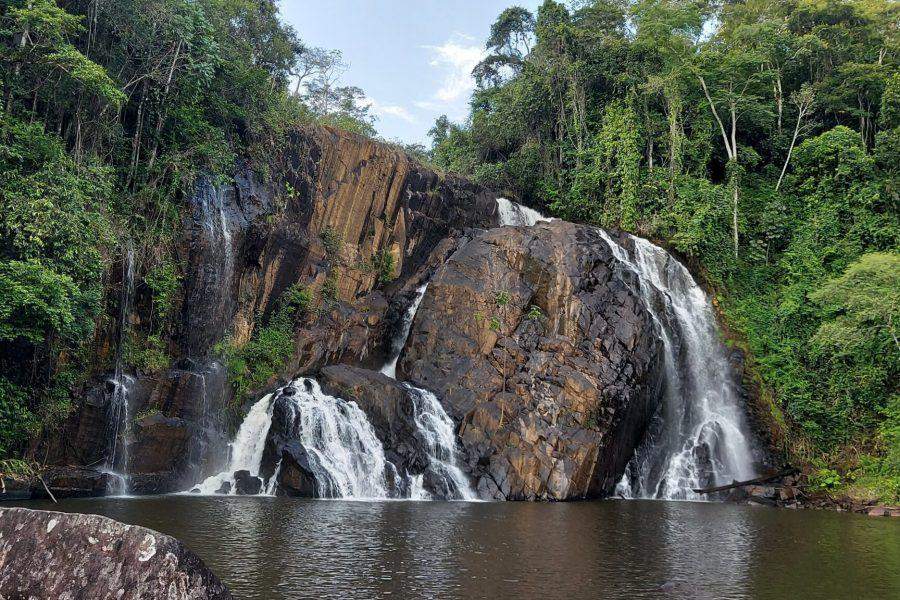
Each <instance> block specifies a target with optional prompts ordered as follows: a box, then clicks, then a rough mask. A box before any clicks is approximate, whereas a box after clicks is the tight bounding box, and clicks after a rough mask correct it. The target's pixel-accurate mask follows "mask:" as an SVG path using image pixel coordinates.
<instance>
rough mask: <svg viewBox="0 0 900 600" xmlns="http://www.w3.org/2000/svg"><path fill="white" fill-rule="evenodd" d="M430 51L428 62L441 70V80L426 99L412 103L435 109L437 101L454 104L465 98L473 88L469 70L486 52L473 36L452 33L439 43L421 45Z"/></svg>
mask: <svg viewBox="0 0 900 600" xmlns="http://www.w3.org/2000/svg"><path fill="white" fill-rule="evenodd" d="M423 48H425V49H426V50H428V51H430V52H431V60H430V61H429V64H430V65H431V66H432V67H434V68H436V69H438V70H439V71H441V74H442V77H443V79H442V82H441V85H440V87H439V88H438V89H437V90H436V91H435V93H434V97H433V98H432V99H431V100H428V101H421V102H417V103H415V104H416V106H418V107H419V108H423V109H424V108H430V109H433V108H436V107H437V106H438V104H444V105H453V104H456V103H459V102H460V101H462V100H466V99H468V97H469V95H470V94H471V93H472V90H474V89H475V80H474V78H473V77H472V69H474V68H475V65H477V64H478V63H479V62H481V60H482V59H483V58H484V56H485V51H484V49H483V48H482V47H481V45H480V44H478V43H477V42H476V41H475V39H474V38H472V37H470V36H467V35H463V34H461V33H455V34H453V36H452V37H451V38H450V39H449V40H447V41H446V42H444V43H443V44H441V45H440V46H423Z"/></svg>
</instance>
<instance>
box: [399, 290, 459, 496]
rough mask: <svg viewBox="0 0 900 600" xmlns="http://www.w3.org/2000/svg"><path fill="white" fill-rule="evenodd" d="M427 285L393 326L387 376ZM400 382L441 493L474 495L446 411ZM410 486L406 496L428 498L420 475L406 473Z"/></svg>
mask: <svg viewBox="0 0 900 600" xmlns="http://www.w3.org/2000/svg"><path fill="white" fill-rule="evenodd" d="M427 289H428V284H427V283H425V284H423V285H421V286H419V288H418V289H417V290H416V295H415V297H414V298H413V301H412V303H411V304H410V305H409V308H407V309H406V312H405V313H404V315H403V322H402V323H401V324H400V328H399V329H398V330H397V335H395V336H394V339H392V340H391V353H390V355H389V356H388V361H387V362H386V363H385V365H384V367H382V369H381V372H382V373H384V374H385V375H387V376H388V377H390V378H391V379H396V378H397V361H398V360H399V359H400V354H401V353H402V352H403V348H404V346H406V341H407V340H408V339H409V332H410V330H411V329H412V325H413V321H414V320H415V318H416V313H417V312H418V310H419V305H420V304H422V298H424V297H425V291H426V290H427ZM403 385H404V387H405V388H406V389H407V390H409V393H410V395H411V396H412V399H413V407H414V410H415V417H414V420H415V423H416V426H417V427H418V429H419V433H420V434H421V435H422V437H423V438H424V440H425V443H426V446H427V448H428V462H429V467H430V469H431V471H432V473H433V474H434V475H435V476H437V477H438V478H439V480H440V483H439V484H440V486H441V487H442V488H443V489H442V490H441V492H442V493H441V496H442V497H444V498H456V499H461V500H475V499H477V496H476V495H475V492H473V491H472V486H471V485H470V484H469V480H468V479H467V478H466V476H465V474H464V473H463V472H462V469H460V468H459V466H458V460H459V457H458V453H457V449H456V434H455V431H454V427H453V420H452V419H451V418H450V415H448V414H447V412H446V411H445V410H444V407H443V406H441V403H440V401H439V400H438V399H437V397H436V396H435V395H434V394H433V393H431V392H430V391H428V390H423V389H421V388H417V387H416V386H414V385H412V384H410V383H404V384H403ZM410 489H411V492H410V498H411V499H413V500H429V499H431V495H430V494H429V493H428V492H427V491H426V490H425V489H424V484H423V476H422V475H413V476H411V477H410Z"/></svg>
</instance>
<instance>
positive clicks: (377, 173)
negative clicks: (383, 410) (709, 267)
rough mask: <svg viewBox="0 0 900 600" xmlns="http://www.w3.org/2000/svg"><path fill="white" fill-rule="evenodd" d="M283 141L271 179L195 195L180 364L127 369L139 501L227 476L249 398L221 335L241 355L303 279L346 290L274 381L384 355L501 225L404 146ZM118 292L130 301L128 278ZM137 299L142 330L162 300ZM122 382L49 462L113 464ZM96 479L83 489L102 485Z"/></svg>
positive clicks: (89, 405)
mask: <svg viewBox="0 0 900 600" xmlns="http://www.w3.org/2000/svg"><path fill="white" fill-rule="evenodd" d="M285 147H286V148H287V149H288V150H286V151H285V152H284V153H283V155H282V156H279V157H276V159H275V162H276V164H277V166H276V168H275V169H273V172H272V173H270V174H268V175H267V176H266V177H261V176H259V175H257V174H254V173H252V172H250V171H249V170H246V169H243V170H239V172H238V174H237V175H236V176H235V178H234V180H233V181H232V182H231V183H229V184H226V185H217V184H214V183H213V182H211V181H208V180H204V181H200V182H199V183H198V185H197V190H196V193H195V194H194V195H193V196H192V197H190V198H188V199H187V206H186V212H185V216H184V221H183V227H182V232H181V234H180V236H181V237H180V241H179V243H178V253H179V260H180V262H181V264H183V265H184V277H183V285H182V288H181V290H180V291H179V293H178V299H179V316H178V318H177V326H176V327H175V328H174V331H173V333H172V335H171V336H170V338H169V339H168V340H166V342H167V349H168V351H169V353H170V354H171V356H172V365H171V367H170V368H168V369H164V370H162V371H160V372H156V373H143V372H128V369H127V366H126V375H125V376H124V377H123V378H122V385H123V386H124V387H126V388H127V402H128V410H127V414H128V421H129V422H128V423H125V424H124V425H125V426H126V427H127V428H128V431H127V432H126V433H125V436H124V437H125V440H126V441H125V443H126V444H127V445H128V448H127V450H128V451H127V457H128V458H127V463H128V464H127V465H117V470H120V471H127V472H128V473H129V474H130V488H131V491H133V492H137V493H155V492H164V491H171V490H177V489H184V488H185V487H186V486H187V485H189V484H190V483H192V482H194V481H196V480H197V477H198V476H199V474H200V473H203V472H210V471H214V470H215V469H216V468H217V467H218V466H221V462H222V460H223V459H222V457H223V456H225V455H226V454H227V452H226V446H227V441H228V435H229V432H230V430H232V429H233V428H234V427H235V416H237V417H239V413H240V410H238V411H237V413H238V414H235V411H234V409H233V407H234V406H237V407H238V408H239V407H240V406H241V404H243V403H244V402H245V401H246V400H247V399H248V398H237V399H234V398H233V397H232V395H233V392H232V389H231V386H229V385H228V380H227V373H226V371H225V369H224V368H223V366H222V365H221V364H220V362H219V359H218V358H217V356H216V353H215V352H213V349H214V347H215V346H216V344H218V343H220V342H222V341H223V340H229V341H230V342H231V343H233V344H234V345H236V346H240V345H241V344H243V343H245V342H246V341H247V340H248V339H250V337H251V336H252V335H253V333H254V331H257V330H258V329H259V328H260V327H261V326H262V324H263V323H264V322H265V321H266V319H268V317H269V316H270V315H271V313H272V312H273V311H274V310H275V308H276V307H277V305H278V299H279V298H280V296H281V295H282V293H283V292H284V291H285V290H287V289H288V288H290V287H291V286H293V285H295V284H300V285H303V286H305V287H307V288H308V289H310V290H313V291H314V292H315V294H316V296H317V297H321V296H323V295H325V292H324V288H325V287H326V286H329V285H332V286H333V289H334V293H333V298H330V299H329V300H328V301H327V302H320V301H319V300H317V306H316V310H315V311H312V314H310V315H309V316H308V317H307V318H306V319H305V321H304V323H302V326H301V327H299V328H298V330H297V332H296V334H295V347H294V351H293V352H292V355H291V357H290V359H289V360H288V361H287V363H286V364H285V366H284V368H283V369H282V371H281V373H279V374H278V376H276V378H274V379H273V380H271V381H269V382H267V384H264V385H263V387H266V386H273V385H274V384H275V383H276V381H275V379H282V380H283V379H287V378H290V377H291V376H293V375H295V374H297V373H303V372H310V371H314V370H316V369H318V368H319V367H322V366H324V365H326V364H328V363H333V362H352V363H358V364H373V362H377V361H378V360H380V357H381V355H382V354H383V353H384V352H385V350H386V344H387V338H388V337H389V335H390V332H391V328H392V326H393V320H395V319H397V318H398V316H399V315H400V314H401V313H402V311H403V309H404V308H405V305H406V299H407V297H408V295H409V294H410V293H411V291H412V290H414V289H415V287H416V285H418V282H419V280H420V279H421V278H423V277H427V276H428V275H429V273H430V272H432V271H433V270H434V269H435V268H436V267H437V265H439V264H440V263H441V262H442V261H443V260H444V258H445V256H446V255H447V254H448V253H450V252H451V251H452V250H453V249H455V247H456V239H457V238H458V237H459V236H460V235H461V234H462V232H463V231H465V230H466V229H467V228H470V227H489V226H492V225H494V224H496V222H497V216H496V213H497V209H496V204H495V202H494V196H493V194H490V193H488V192H487V191H486V190H484V189H482V188H480V187H478V186H476V185H474V184H472V183H470V182H468V181H466V180H463V179H459V178H456V177H452V176H443V175H439V174H437V173H435V172H433V171H431V170H429V169H427V168H424V167H422V166H421V165H420V164H418V163H417V162H415V161H413V160H412V159H410V158H409V157H407V156H406V155H405V154H404V153H402V152H400V151H398V150H396V149H394V148H393V147H391V146H387V145H385V144H381V143H377V142H374V141H372V140H369V139H366V138H363V137H361V136H357V135H353V134H349V133H346V132H342V131H338V130H334V129H330V128H322V127H314V128H308V129H304V130H300V131H298V132H296V133H294V134H292V136H291V139H289V140H287V142H286V144H285ZM376 257H379V258H381V259H382V260H383V261H384V263H382V264H385V263H386V264H389V265H390V266H391V268H390V270H389V272H388V273H384V274H382V273H379V272H378V271H377V269H375V268H373V266H372V265H373V263H375V262H376V260H375V259H376ZM384 257H390V259H384ZM117 273H118V271H117V272H116V273H113V274H112V278H113V280H116V278H117V277H119V275H117ZM384 275H387V277H384ZM120 284H121V285H122V287H123V289H122V290H121V293H122V294H123V295H124V294H125V293H126V291H125V289H124V287H125V286H126V282H125V281H120ZM134 295H135V299H134V302H133V306H131V307H130V310H129V311H128V314H127V315H126V319H125V323H126V326H127V327H130V328H133V329H136V330H140V328H141V327H142V326H143V325H144V323H145V322H146V321H147V314H148V313H149V300H148V298H147V293H146V290H142V289H141V288H140V286H138V288H137V289H136V290H135V292H134ZM112 317H113V315H111V319H110V320H111V321H115V319H114V318H112ZM103 333H104V335H105V336H106V337H107V338H108V339H109V340H111V341H110V342H109V343H107V344H106V345H105V346H104V348H105V349H106V350H107V352H108V354H109V355H108V356H106V357H105V358H104V357H103V356H98V358H97V360H96V362H97V363H100V364H102V363H103V362H104V361H107V362H111V361H112V357H111V355H112V354H113V351H112V350H111V347H112V346H114V345H115V344H114V340H115V338H116V331H114V327H112V328H110V330H108V331H105V332H103ZM111 366H112V365H111ZM112 378H113V374H112V372H109V373H108V374H107V375H105V376H103V377H101V378H99V381H98V382H97V384H96V385H95V386H93V387H91V388H89V389H87V390H85V392H84V394H83V400H82V401H81V402H80V403H79V404H78V406H77V407H76V411H75V412H74V414H73V416H72V417H71V418H70V420H69V422H68V423H67V425H66V427H65V431H64V432H63V433H61V434H60V435H59V436H57V437H56V438H55V439H53V440H51V442H50V447H49V448H48V449H46V450H42V455H43V453H44V452H46V453H47V454H48V456H49V458H50V460H51V462H52V463H56V464H59V465H70V466H77V465H94V466H96V465H102V464H103V463H104V460H105V457H106V456H107V455H109V454H110V452H109V448H110V445H109V439H110V437H113V436H114V434H112V435H111V433H110V432H111V430H114V429H115V423H113V422H112V421H113V417H112V414H114V411H113V410H112V407H111V403H112V402H113V397H114V393H113V392H114V388H115V385H116V384H115V382H114V381H112ZM104 380H105V381H104ZM256 391H258V390H251V394H252V393H253V392H256ZM120 435H121V434H120ZM120 443H121V442H120ZM118 454H119V455H122V454H123V452H121V450H120V451H119V452H118ZM83 483H84V485H83V486H82V487H84V488H85V490H86V489H87V488H88V487H90V488H91V489H93V488H94V487H96V486H95V483H94V482H92V481H89V480H88V479H85V481H84V482H83ZM50 484H51V486H52V485H54V481H52V480H51V481H50ZM76 487H77V486H76ZM83 491H84V490H83Z"/></svg>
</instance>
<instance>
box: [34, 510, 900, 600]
mask: <svg viewBox="0 0 900 600" xmlns="http://www.w3.org/2000/svg"><path fill="white" fill-rule="evenodd" d="M25 506H27V507H28V508H43V509H49V510H64V511H77V512H89V513H97V514H102V515H106V516H108V517H112V518H114V519H117V520H119V521H123V522H126V523H132V524H137V525H143V526H146V527H150V528H152V529H156V530H158V531H162V532H164V533H167V534H170V535H173V536H176V537H178V538H179V539H181V540H182V541H183V542H185V543H186V544H187V545H188V546H189V547H190V548H191V549H192V550H194V552H196V553H197V554H199V555H200V557H201V558H203V560H204V561H205V562H206V564H207V565H208V566H209V567H211V568H212V570H213V571H214V572H215V573H216V574H218V575H219V577H220V578H221V579H222V580H223V581H224V582H225V583H226V584H227V585H228V586H229V587H230V589H231V590H232V592H233V593H234V595H235V597H236V598H239V599H257V598H259V599H266V600H269V599H276V598H291V599H293V598H342V599H344V598H347V599H356V598H359V599H368V598H391V599H394V598H490V599H501V598H593V599H597V598H599V599H605V598H615V599H617V600H619V599H633V598H637V599H643V598H710V599H730V598H738V599H739V598H779V599H780V598H809V599H815V598H829V599H842V598H847V599H851V598H852V599H869V598H872V599H881V598H885V599H897V598H900V520H898V519H887V518H878V519H876V518H869V517H861V516H855V515H846V514H837V513H831V512H818V511H791V510H776V509H770V508H762V507H749V506H736V505H728V504H712V503H691V502H662V501H608V502H582V503H568V504H528V503H465V502H452V503H447V502H343V501H325V500H320V501H315V500H292V499H282V498H254V497H214V498H213V497H205V498H198V497H185V496H168V497H152V498H137V499H91V500H69V501H66V502H63V503H61V504H58V505H50V504H43V503H34V502H31V503H28V504H25Z"/></svg>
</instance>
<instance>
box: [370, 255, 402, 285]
mask: <svg viewBox="0 0 900 600" xmlns="http://www.w3.org/2000/svg"><path fill="white" fill-rule="evenodd" d="M372 268H374V269H375V272H376V273H377V274H378V283H380V284H382V285H384V284H386V283H390V282H391V281H392V280H393V279H394V277H395V276H396V275H395V273H394V255H393V254H391V253H390V252H389V251H388V250H379V251H378V252H376V253H375V255H374V256H373V257H372Z"/></svg>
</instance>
